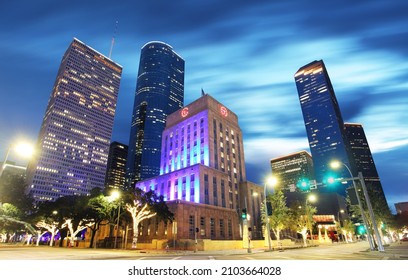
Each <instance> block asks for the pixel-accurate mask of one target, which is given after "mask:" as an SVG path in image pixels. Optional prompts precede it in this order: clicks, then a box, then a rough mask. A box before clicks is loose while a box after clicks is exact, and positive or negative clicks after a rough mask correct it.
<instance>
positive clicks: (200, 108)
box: [136, 94, 263, 242]
mask: <svg viewBox="0 0 408 280" xmlns="http://www.w3.org/2000/svg"><path fill="white" fill-rule="evenodd" d="M136 187H137V188H140V189H142V190H144V191H149V190H154V191H155V192H156V193H157V194H159V195H162V196H163V197H164V200H165V201H166V202H167V205H168V207H169V209H170V211H172V212H173V213H174V217H175V219H174V221H173V222H172V223H165V222H159V221H155V219H154V218H153V219H150V220H149V221H145V223H143V225H142V227H141V231H140V236H139V240H140V241H142V242H143V241H150V240H152V239H169V240H172V239H173V240H175V239H177V240H181V239H213V240H239V239H242V238H243V234H244V235H245V230H246V229H247V228H248V227H249V228H250V230H251V231H252V232H253V234H254V235H256V236H259V237H260V236H261V221H260V218H259V217H260V213H259V211H260V207H261V202H262V201H263V187H260V186H258V185H256V184H254V183H251V182H247V181H246V172H245V158H244V146H243V137H242V131H241V129H240V127H239V124H238V117H237V115H236V114H234V113H233V112H232V111H231V110H229V109H228V108H227V107H226V106H224V105H223V104H221V103H219V102H218V101H217V100H215V99H214V98H213V97H211V96H210V95H208V94H203V95H202V96H201V97H200V98H199V99H197V100H196V101H194V102H192V103H191V104H189V105H187V106H185V107H183V108H182V109H180V110H178V111H176V112H174V113H173V114H171V115H169V116H168V117H167V120H166V127H165V130H164V132H163V135H162V147H161V164H160V175H159V176H156V177H153V178H150V179H147V180H143V181H139V182H138V183H136ZM243 209H245V210H246V211H247V213H248V214H249V217H250V218H249V219H247V220H245V223H244V222H243V220H242V218H241V213H242V211H243Z"/></svg>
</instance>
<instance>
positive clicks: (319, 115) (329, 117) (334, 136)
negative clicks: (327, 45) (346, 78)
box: [295, 60, 355, 196]
mask: <svg viewBox="0 0 408 280" xmlns="http://www.w3.org/2000/svg"><path fill="white" fill-rule="evenodd" d="M295 81H296V87H297V91H298V94H299V100H300V105H301V108H302V113H303V118H304V122H305V127H306V132H307V137H308V140H309V146H310V151H311V154H312V158H313V165H314V170H315V178H316V181H317V186H318V188H319V186H320V191H328V192H337V193H339V194H341V195H344V196H345V194H346V188H347V187H348V184H343V183H340V182H337V183H335V184H326V180H327V178H328V177H329V176H331V175H334V171H333V170H331V169H330V162H331V161H333V160H337V161H340V162H343V163H344V164H346V165H347V166H349V167H350V161H349V157H348V147H347V143H348V141H347V139H346V136H345V133H344V123H343V118H342V116H341V112H340V108H339V104H338V102H337V99H336V96H335V93H334V89H333V86H332V84H331V81H330V78H329V75H328V72H327V70H326V67H325V65H324V63H323V61H322V60H319V61H313V62H311V63H309V64H307V65H305V66H303V67H301V68H300V69H299V70H298V71H297V72H296V74H295ZM353 175H355V174H353ZM334 176H335V177H337V178H339V177H341V178H349V177H350V174H349V173H348V171H347V169H345V168H342V169H339V170H336V171H335V175H334Z"/></svg>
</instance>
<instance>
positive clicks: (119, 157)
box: [105, 141, 128, 189]
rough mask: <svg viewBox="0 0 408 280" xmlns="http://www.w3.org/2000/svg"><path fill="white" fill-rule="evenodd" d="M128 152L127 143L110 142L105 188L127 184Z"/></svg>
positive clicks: (118, 187)
mask: <svg viewBox="0 0 408 280" xmlns="http://www.w3.org/2000/svg"><path fill="white" fill-rule="evenodd" d="M127 154H128V146H127V145H124V144H122V143H119V142H116V141H114V142H112V143H111V144H110V148H109V157H108V165H107V168H106V178H105V188H115V189H121V188H123V186H124V185H125V171H126V159H127Z"/></svg>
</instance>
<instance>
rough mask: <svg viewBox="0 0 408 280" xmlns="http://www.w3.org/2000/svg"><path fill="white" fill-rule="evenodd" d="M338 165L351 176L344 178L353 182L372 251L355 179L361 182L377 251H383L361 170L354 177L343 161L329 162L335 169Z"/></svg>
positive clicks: (371, 243) (372, 247) (371, 241)
mask: <svg viewBox="0 0 408 280" xmlns="http://www.w3.org/2000/svg"><path fill="white" fill-rule="evenodd" d="M340 165H343V166H344V167H345V168H346V169H347V171H348V172H349V174H350V177H351V178H347V179H345V180H351V181H352V182H353V188H354V190H355V192H356V197H357V201H358V206H359V208H360V211H361V218H362V219H363V223H364V227H365V228H366V229H367V238H368V242H369V243H370V249H371V250H372V251H374V250H375V246H374V242H373V240H372V236H371V234H370V232H369V230H368V223H367V219H366V217H365V215H364V208H363V205H362V203H361V199H360V196H359V194H358V190H357V186H356V183H355V180H359V181H360V183H361V187H362V188H363V192H364V197H365V199H366V202H367V207H368V208H369V216H370V219H371V222H372V224H373V228H374V232H375V234H376V237H377V243H378V251H381V252H383V251H384V247H383V246H382V242H381V237H380V236H379V233H378V228H377V223H376V221H375V217H374V212H373V210H372V207H371V202H370V198H369V197H368V194H367V190H366V188H365V183H364V178H363V175H362V173H361V172H359V173H358V175H359V176H358V177H354V176H353V173H352V172H351V170H350V168H349V167H348V166H347V165H346V164H345V163H343V162H339V161H334V162H332V163H331V164H330V166H331V167H332V168H335V169H336V168H339V167H340Z"/></svg>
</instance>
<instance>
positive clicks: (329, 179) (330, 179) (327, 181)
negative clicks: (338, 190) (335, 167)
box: [323, 173, 339, 187]
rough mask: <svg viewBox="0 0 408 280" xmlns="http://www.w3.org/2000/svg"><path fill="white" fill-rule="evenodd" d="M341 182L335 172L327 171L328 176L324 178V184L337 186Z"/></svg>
mask: <svg viewBox="0 0 408 280" xmlns="http://www.w3.org/2000/svg"><path fill="white" fill-rule="evenodd" d="M338 183H339V180H337V178H336V176H335V174H333V173H327V174H326V176H324V178H323V184H325V185H327V186H331V187H333V186H335V185H337V184H338Z"/></svg>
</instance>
